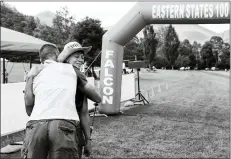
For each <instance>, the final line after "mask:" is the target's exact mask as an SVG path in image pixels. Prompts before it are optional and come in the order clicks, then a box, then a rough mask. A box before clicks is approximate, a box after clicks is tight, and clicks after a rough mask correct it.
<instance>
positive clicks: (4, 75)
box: [3, 58, 6, 83]
mask: <svg viewBox="0 0 231 159" xmlns="http://www.w3.org/2000/svg"><path fill="white" fill-rule="evenodd" d="M3 83H6V65H5V58H3Z"/></svg>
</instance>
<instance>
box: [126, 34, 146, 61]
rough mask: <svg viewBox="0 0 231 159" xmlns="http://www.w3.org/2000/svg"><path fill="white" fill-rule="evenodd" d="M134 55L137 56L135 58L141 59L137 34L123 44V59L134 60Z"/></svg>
mask: <svg viewBox="0 0 231 159" xmlns="http://www.w3.org/2000/svg"><path fill="white" fill-rule="evenodd" d="M135 55H136V56H137V60H141V59H142V50H141V48H140V42H139V39H138V38H137V36H135V37H134V38H132V40H130V41H129V42H128V43H127V44H126V45H125V46H124V60H134V59H135Z"/></svg>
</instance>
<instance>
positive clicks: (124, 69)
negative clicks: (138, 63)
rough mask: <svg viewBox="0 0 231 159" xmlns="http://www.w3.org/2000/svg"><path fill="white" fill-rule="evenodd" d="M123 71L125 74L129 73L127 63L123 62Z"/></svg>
mask: <svg viewBox="0 0 231 159" xmlns="http://www.w3.org/2000/svg"><path fill="white" fill-rule="evenodd" d="M123 72H124V74H127V71H126V68H125V63H124V62H123Z"/></svg>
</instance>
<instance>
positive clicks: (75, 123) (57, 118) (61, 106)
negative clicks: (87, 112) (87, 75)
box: [22, 44, 101, 159]
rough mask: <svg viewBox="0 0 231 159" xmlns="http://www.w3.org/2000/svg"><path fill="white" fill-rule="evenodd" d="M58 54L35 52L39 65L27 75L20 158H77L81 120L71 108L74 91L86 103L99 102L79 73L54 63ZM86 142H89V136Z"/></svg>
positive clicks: (45, 49) (54, 51)
mask: <svg viewBox="0 0 231 159" xmlns="http://www.w3.org/2000/svg"><path fill="white" fill-rule="evenodd" d="M58 54H59V51H58V49H57V47H56V46H54V45H51V44H45V45H43V46H42V47H41V49H40V52H39V56H40V60H41V63H42V64H41V65H40V66H35V67H33V68H32V69H31V70H30V72H29V73H28V76H27V82H26V87H25V95H24V100H25V106H26V112H27V114H28V116H29V121H28V123H27V124H26V135H25V138H24V143H23V148H22V157H23V158H32V159H47V158H52V159H57V158H65V159H66V158H67V159H68V158H75V159H76V158H79V147H78V143H79V140H80V139H79V132H80V131H79V129H80V118H81V117H80V116H79V115H78V113H77V110H76V105H75V100H76V98H75V96H76V91H77V90H78V89H81V91H82V92H83V93H84V94H85V95H86V96H87V97H88V98H89V99H91V100H93V101H94V102H97V103H100V102H101V97H100V96H99V94H98V93H97V92H96V90H95V89H94V87H93V86H91V85H90V84H89V83H87V81H86V80H84V78H83V77H84V75H83V74H82V73H81V72H80V71H78V70H75V69H74V67H73V66H72V65H70V64H64V63H59V62H57V56H58ZM81 125H82V124H81ZM86 138H87V139H86V140H90V135H89V134H87V136H86ZM85 152H86V155H89V154H90V152H91V149H89V148H88V147H86V151H85Z"/></svg>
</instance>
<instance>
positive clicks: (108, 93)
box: [99, 2, 230, 115]
mask: <svg viewBox="0 0 231 159" xmlns="http://www.w3.org/2000/svg"><path fill="white" fill-rule="evenodd" d="M220 23H230V2H138V3H137V4H136V5H134V7H133V8H132V9H131V10H130V11H129V12H128V13H127V14H126V15H125V16H124V17H123V18H122V19H121V20H120V21H118V22H117V23H116V24H115V26H113V27H112V28H111V29H110V30H109V31H107V32H106V33H105V34H104V36H103V43H102V56H101V75H100V79H101V80H100V94H101V97H102V104H101V105H100V109H99V112H100V113H105V114H108V115H113V114H117V113H119V111H120V99H121V80H122V61H123V53H124V45H125V44H126V43H127V42H129V41H130V40H131V39H132V38H133V37H134V36H135V35H136V34H137V33H138V32H139V31H141V30H142V29H143V28H144V27H145V26H146V25H148V24H220Z"/></svg>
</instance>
